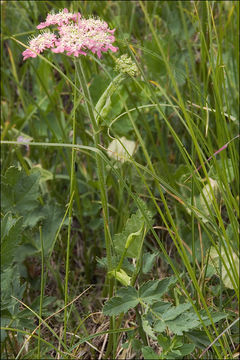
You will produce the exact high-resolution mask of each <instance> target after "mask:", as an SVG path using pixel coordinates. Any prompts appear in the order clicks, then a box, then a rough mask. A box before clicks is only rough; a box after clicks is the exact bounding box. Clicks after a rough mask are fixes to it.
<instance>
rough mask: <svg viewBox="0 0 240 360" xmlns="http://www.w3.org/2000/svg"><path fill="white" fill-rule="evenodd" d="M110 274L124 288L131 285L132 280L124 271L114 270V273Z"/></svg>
mask: <svg viewBox="0 0 240 360" xmlns="http://www.w3.org/2000/svg"><path fill="white" fill-rule="evenodd" d="M108 274H109V275H111V276H113V277H115V279H117V280H118V281H119V282H120V283H121V284H122V285H124V286H128V285H130V280H131V278H130V277H129V276H128V274H127V273H126V272H125V271H124V270H123V269H120V270H119V271H117V270H112V271H109V273H108Z"/></svg>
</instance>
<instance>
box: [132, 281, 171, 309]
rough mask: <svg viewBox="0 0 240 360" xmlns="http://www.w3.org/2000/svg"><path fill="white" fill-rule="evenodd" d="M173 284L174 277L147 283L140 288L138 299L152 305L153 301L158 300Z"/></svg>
mask: <svg viewBox="0 0 240 360" xmlns="http://www.w3.org/2000/svg"><path fill="white" fill-rule="evenodd" d="M175 282H176V279H175V278H174V277H169V278H165V279H162V280H151V281H148V282H147V283H145V284H143V285H142V286H141V287H140V289H139V297H140V298H141V299H142V301H144V302H146V303H147V304H152V303H153V302H154V301H156V300H159V299H160V298H161V296H162V295H163V294H165V293H166V292H167V291H168V289H169V288H170V286H171V285H173V284H174V283H175Z"/></svg>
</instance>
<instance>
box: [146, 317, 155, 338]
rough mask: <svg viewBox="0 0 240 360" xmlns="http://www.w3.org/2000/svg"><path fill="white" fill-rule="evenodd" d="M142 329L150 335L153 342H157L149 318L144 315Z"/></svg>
mask: <svg viewBox="0 0 240 360" xmlns="http://www.w3.org/2000/svg"><path fill="white" fill-rule="evenodd" d="M142 328H143V330H144V331H145V333H146V334H147V335H149V336H150V337H151V338H152V339H153V340H156V339H157V338H156V336H155V335H154V332H153V329H152V327H151V325H150V324H149V322H148V320H147V318H146V317H145V316H144V315H143V316H142Z"/></svg>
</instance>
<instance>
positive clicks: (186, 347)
mask: <svg viewBox="0 0 240 360" xmlns="http://www.w3.org/2000/svg"><path fill="white" fill-rule="evenodd" d="M194 349H195V345H194V344H183V345H182V346H181V347H180V348H179V349H178V350H179V351H180V353H181V356H186V355H189V354H191V353H192V352H193V351H194Z"/></svg>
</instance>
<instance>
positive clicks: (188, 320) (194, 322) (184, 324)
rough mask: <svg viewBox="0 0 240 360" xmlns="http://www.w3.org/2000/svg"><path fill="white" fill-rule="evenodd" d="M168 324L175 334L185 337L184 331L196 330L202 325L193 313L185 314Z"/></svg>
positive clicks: (167, 322)
mask: <svg viewBox="0 0 240 360" xmlns="http://www.w3.org/2000/svg"><path fill="white" fill-rule="evenodd" d="M166 324H167V326H168V328H169V329H170V331H172V332H173V333H174V334H176V335H183V332H184V331H189V330H191V329H194V328H196V327H197V326H199V324H200V323H199V320H198V318H197V315H195V314H193V313H183V314H182V315H180V316H178V317H177V318H176V319H174V320H169V321H166Z"/></svg>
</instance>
